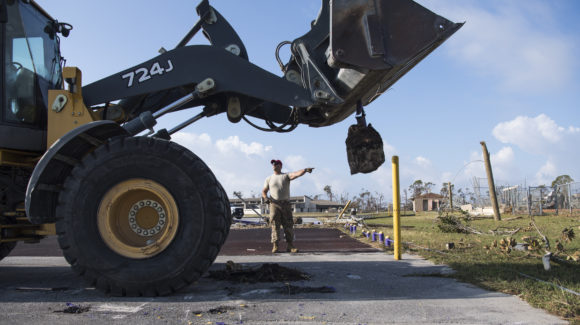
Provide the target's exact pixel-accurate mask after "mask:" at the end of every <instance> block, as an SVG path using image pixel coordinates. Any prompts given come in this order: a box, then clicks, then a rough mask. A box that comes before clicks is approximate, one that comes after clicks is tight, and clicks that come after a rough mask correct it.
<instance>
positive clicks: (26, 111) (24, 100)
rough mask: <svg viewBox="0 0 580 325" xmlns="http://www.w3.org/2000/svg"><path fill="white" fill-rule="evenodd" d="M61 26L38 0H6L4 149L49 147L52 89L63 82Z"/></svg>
mask: <svg viewBox="0 0 580 325" xmlns="http://www.w3.org/2000/svg"><path fill="white" fill-rule="evenodd" d="M61 29H62V24H59V23H58V22H57V21H55V20H54V19H52V18H51V17H50V16H49V15H48V14H46V13H45V12H44V10H43V9H42V8H40V7H39V6H38V5H37V4H36V3H34V1H24V0H12V1H11V0H0V33H1V35H2V40H1V45H2V52H1V54H0V55H1V58H2V62H3V64H2V66H1V67H0V75H1V78H0V88H1V93H0V105H1V106H0V108H1V109H0V149H14V150H23V151H33V152H42V151H44V150H45V149H46V140H45V139H46V110H47V102H48V90H49V89H60V88H61V85H62V66H61V60H62V59H61V56H60V50H59V37H58V35H57V33H58V32H59V31H60V30H61ZM63 35H64V34H63ZM65 36H66V35H65Z"/></svg>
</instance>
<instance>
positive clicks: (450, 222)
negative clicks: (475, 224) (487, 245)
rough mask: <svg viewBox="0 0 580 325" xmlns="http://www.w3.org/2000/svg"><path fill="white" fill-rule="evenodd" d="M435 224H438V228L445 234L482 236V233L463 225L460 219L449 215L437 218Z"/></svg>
mask: <svg viewBox="0 0 580 325" xmlns="http://www.w3.org/2000/svg"><path fill="white" fill-rule="evenodd" d="M435 223H436V224H437V228H439V230H440V231H441V232H444V233H459V234H478V235H481V234H482V232H481V231H478V230H476V229H473V228H471V227H468V226H466V225H464V224H462V223H461V220H459V218H457V217H455V216H452V215H449V214H448V215H445V216H439V217H437V219H436V221H435Z"/></svg>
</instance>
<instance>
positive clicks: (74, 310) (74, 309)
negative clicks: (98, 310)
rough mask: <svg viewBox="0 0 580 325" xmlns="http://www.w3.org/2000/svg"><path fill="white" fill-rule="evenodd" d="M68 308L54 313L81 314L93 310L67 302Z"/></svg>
mask: <svg viewBox="0 0 580 325" xmlns="http://www.w3.org/2000/svg"><path fill="white" fill-rule="evenodd" d="M66 306H67V307H66V308H65V309H63V310H55V311H53V312H54V313H65V314H81V313H85V312H87V311H89V310H90V309H91V307H90V306H81V305H75V304H73V303H70V302H67V303H66Z"/></svg>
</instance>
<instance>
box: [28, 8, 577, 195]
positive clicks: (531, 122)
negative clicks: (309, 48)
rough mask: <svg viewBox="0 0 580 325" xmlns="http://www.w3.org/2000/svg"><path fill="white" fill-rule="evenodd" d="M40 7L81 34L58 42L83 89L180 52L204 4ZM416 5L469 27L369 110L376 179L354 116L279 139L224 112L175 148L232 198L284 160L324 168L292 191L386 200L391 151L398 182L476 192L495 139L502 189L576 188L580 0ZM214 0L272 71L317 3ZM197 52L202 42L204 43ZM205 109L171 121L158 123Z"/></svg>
mask: <svg viewBox="0 0 580 325" xmlns="http://www.w3.org/2000/svg"><path fill="white" fill-rule="evenodd" d="M37 2H38V3H39V4H40V5H41V6H43V7H44V8H45V9H46V10H47V11H48V12H49V13H50V14H51V15H52V16H53V17H54V18H56V19H58V20H59V21H63V22H68V23H71V24H72V25H73V26H74V30H73V31H72V33H71V35H70V36H69V37H68V38H66V39H62V41H61V43H62V45H61V46H62V52H63V56H64V57H65V58H66V59H67V65H68V66H78V67H79V68H81V70H82V71H83V77H84V84H87V83H89V82H92V81H96V80H98V79H100V78H104V77H106V76H108V75H111V74H113V73H115V72H118V71H121V70H124V69H126V68H128V67H131V66H134V65H136V64H138V63H140V62H143V61H146V60H148V59H150V58H152V57H154V56H156V55H157V54H158V53H157V51H158V50H159V48H161V47H165V48H167V49H171V48H173V47H174V46H175V45H176V44H177V43H178V42H179V41H180V40H181V39H182V38H183V36H184V35H185V34H186V33H187V31H189V29H190V28H191V26H192V25H193V24H194V23H195V22H196V21H197V15H196V14H195V7H196V5H197V2H196V1H186V0H172V1H165V2H160V1H144V0H139V1H138V0H124V1H112V0H101V1H79V0H74V1H73V0H59V1H48V0H38V1H37ZM418 2H419V3H420V4H422V5H423V6H425V7H427V8H429V9H431V10H432V11H434V12H436V13H438V14H440V15H442V16H444V17H446V18H448V19H450V20H452V21H455V22H463V21H465V22H466V24H465V26H464V27H463V28H462V29H461V30H459V31H458V32H457V33H456V34H455V35H454V36H452V38H451V39H449V40H448V41H447V42H446V43H445V44H443V45H442V46H441V47H440V48H439V49H437V50H436V51H435V52H433V53H432V54H431V55H430V56H429V57H427V58H426V59H425V60H423V61H422V62H421V63H420V64H419V65H417V66H416V67H415V68H414V69H413V70H412V71H411V72H409V73H408V74H407V75H406V76H404V77H403V78H402V79H401V80H399V82H398V83H396V84H395V85H394V86H393V87H392V88H391V89H390V90H389V91H387V92H386V93H385V94H383V95H382V96H381V97H380V98H379V99H378V100H376V101H375V102H373V103H372V104H371V105H369V106H368V107H367V108H366V113H367V121H369V122H370V123H372V125H373V126H374V127H375V128H376V129H377V130H378V131H379V132H380V133H381V135H382V137H383V141H384V144H385V148H384V149H385V153H386V155H387V163H385V164H384V165H383V166H382V167H381V168H379V169H378V170H377V171H376V172H374V173H372V174H367V175H360V174H359V175H354V176H351V175H350V173H349V169H348V163H347V160H346V149H345V145H344V140H345V138H346V134H347V129H348V126H349V125H350V124H354V123H355V119H354V117H352V118H347V119H346V120H345V121H343V122H341V123H338V124H336V125H333V126H330V127H326V128H310V127H307V126H299V127H298V129H296V130H295V131H293V132H292V133H290V134H272V133H263V132H261V131H258V130H255V129H253V128H252V127H251V126H249V125H247V124H245V122H243V121H242V122H240V123H238V124H231V123H230V122H228V120H227V118H226V116H225V114H222V115H219V116H216V117H212V118H209V119H202V120H201V121H199V122H197V123H195V124H193V125H191V126H189V127H188V128H186V129H184V130H183V131H182V132H181V133H179V134H177V135H176V136H175V137H174V140H175V141H176V142H179V143H181V144H182V145H184V146H186V147H188V148H190V149H191V150H192V151H193V152H195V153H196V154H198V155H199V156H200V157H201V158H202V159H204V161H205V162H206V163H207V164H208V165H209V166H210V167H211V168H212V170H213V171H214V173H215V174H216V176H217V177H218V179H219V180H220V181H221V182H222V184H223V185H224V187H225V189H226V191H227V192H228V194H231V193H232V192H233V191H242V192H243V193H244V195H245V196H249V195H251V194H256V195H257V194H258V193H259V192H260V190H261V188H262V185H263V181H264V179H265V178H266V177H267V176H268V175H269V174H270V173H271V167H270V165H269V161H270V159H272V158H276V159H281V160H282V161H283V162H284V170H285V171H294V170H298V169H301V168H304V167H315V168H316V169H315V171H314V173H313V174H311V175H306V176H304V177H302V178H300V179H297V180H295V181H294V182H293V183H292V195H302V194H306V195H316V194H322V193H324V191H323V188H324V186H325V185H331V187H332V189H333V191H334V193H335V194H341V193H343V194H347V193H348V195H349V196H352V195H355V194H358V193H360V192H361V188H365V189H367V190H370V191H371V192H373V193H374V192H378V193H383V194H384V195H385V197H387V198H390V197H391V195H392V187H391V164H390V157H391V156H392V155H398V156H399V157H400V164H401V186H402V187H403V188H406V187H408V186H409V185H410V184H411V183H412V182H413V181H414V180H416V179H421V180H423V181H424V182H427V181H429V182H432V183H435V184H436V186H435V187H434V191H435V192H439V189H440V188H441V184H442V183H443V182H448V181H452V182H453V183H454V184H456V186H457V187H470V186H471V180H472V178H473V177H485V170H484V167H483V164H482V163H481V162H478V160H481V156H482V154H481V146H480V144H479V142H480V141H486V143H487V146H488V150H489V151H490V153H491V156H492V165H493V170H494V176H495V179H496V183H497V184H499V185H508V184H509V185H518V184H521V185H523V184H524V183H525V184H527V185H541V184H547V185H549V184H550V183H551V181H552V180H553V179H554V178H555V177H557V176H558V175H561V174H568V175H570V176H572V178H574V179H575V180H577V181H580V164H579V163H578V161H580V149H579V147H580V146H579V143H580V111H579V105H580V104H579V103H580V77H579V76H580V66H579V64H580V60H578V57H580V23H579V22H578V19H577V13H578V12H580V2H578V1H575V0H559V1H535V0H526V1H523V0H502V1H500V0H490V1H472V0H463V1H452V0H421V1H418ZM210 3H211V4H212V5H213V6H214V7H215V8H216V9H217V10H218V11H219V12H220V13H221V14H222V15H223V16H225V17H226V18H227V19H228V21H229V22H230V24H231V25H232V26H234V28H235V29H236V30H237V32H238V34H239V35H240V37H241V38H242V40H243V41H244V43H245V45H246V48H247V50H248V53H249V57H250V61H251V62H253V63H254V64H256V65H258V66H260V67H262V68H264V69H266V70H269V71H271V72H272V73H275V74H278V75H279V74H280V70H279V67H278V65H277V63H276V60H275V58H274V50H275V48H276V46H277V45H278V43H279V42H281V41H284V40H290V41H292V40H294V39H295V38H297V37H299V36H301V35H302V34H304V33H305V32H306V31H308V29H309V24H310V21H311V20H313V19H315V18H316V15H317V13H318V10H319V8H320V2H319V1H314V0H293V1H271V0H254V1H234V0H214V1H210ZM191 44H206V41H205V40H204V39H202V38H200V37H196V38H195V39H194V40H193V41H192V43H191ZM285 49H287V47H286V48H285ZM283 52H284V50H283ZM286 57H288V55H287V54H286ZM192 64H194V63H193V62H192ZM197 112H198V110H197V109H192V110H188V111H186V112H180V113H177V114H173V115H172V114H169V115H170V116H168V117H166V118H164V119H163V120H162V121H161V123H160V126H161V127H167V126H172V125H175V124H177V123H178V122H179V121H181V120H183V119H185V118H188V117H190V116H193V115H195V114H197ZM258 122H259V121H258ZM474 161H475V162H474ZM470 162H471V163H470Z"/></svg>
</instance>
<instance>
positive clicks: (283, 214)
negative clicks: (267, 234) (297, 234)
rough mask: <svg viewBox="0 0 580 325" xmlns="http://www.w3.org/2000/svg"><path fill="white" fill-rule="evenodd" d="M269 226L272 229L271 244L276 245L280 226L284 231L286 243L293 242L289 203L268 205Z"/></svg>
mask: <svg viewBox="0 0 580 325" xmlns="http://www.w3.org/2000/svg"><path fill="white" fill-rule="evenodd" d="M270 226H271V227H272V243H277V242H278V241H279V240H280V238H279V233H280V226H282V228H283V229H284V237H285V238H286V242H289V243H291V242H293V241H294V222H293V220H292V206H291V205H290V202H289V201H278V202H277V203H274V202H271V203H270Z"/></svg>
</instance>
